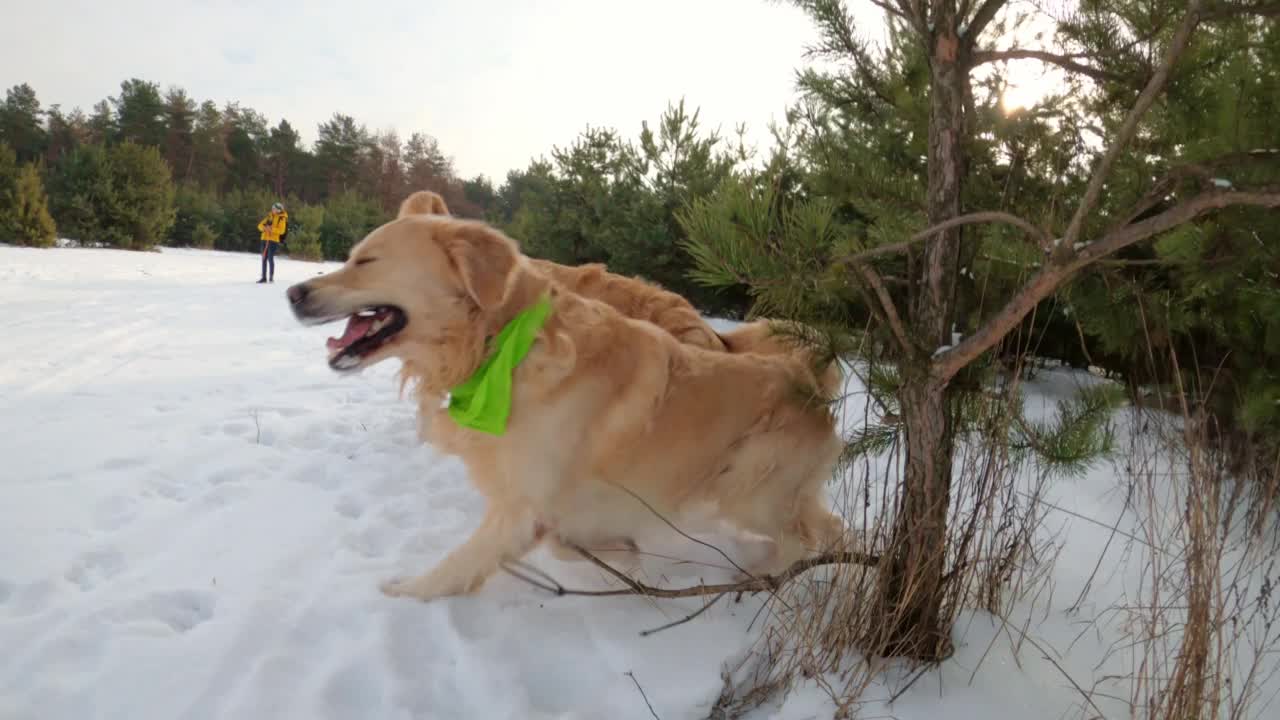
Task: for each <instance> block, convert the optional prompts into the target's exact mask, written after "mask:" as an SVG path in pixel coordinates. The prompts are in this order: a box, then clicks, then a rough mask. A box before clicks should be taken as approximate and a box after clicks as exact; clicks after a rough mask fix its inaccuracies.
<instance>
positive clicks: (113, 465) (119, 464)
mask: <svg viewBox="0 0 1280 720" xmlns="http://www.w3.org/2000/svg"><path fill="white" fill-rule="evenodd" d="M142 463H143V460H142V458H111V459H110V460H107V461H106V462H104V463H102V469H103V470H128V469H129V468H135V467H138V466H139V465H142Z"/></svg>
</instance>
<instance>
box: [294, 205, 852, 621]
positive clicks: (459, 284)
mask: <svg viewBox="0 0 1280 720" xmlns="http://www.w3.org/2000/svg"><path fill="white" fill-rule="evenodd" d="M543 294H546V295H548V296H549V297H550V299H551V303H552V308H553V310H552V314H551V316H550V318H549V319H548V320H547V322H546V324H545V326H544V327H543V328H542V330H541V331H540V332H539V333H538V335H537V339H536V341H535V343H534V345H533V348H532V349H531V351H530V352H529V354H528V356H527V357H526V358H525V359H524V361H523V362H522V363H521V364H520V365H519V366H518V367H517V368H516V371H515V374H514V378H513V382H514V396H513V402H512V414H511V417H510V422H509V426H508V429H507V431H506V432H505V434H502V435H490V434H486V433H483V432H479V431H475V430H471V429H467V428H465V427H462V426H459V425H458V424H456V423H455V422H454V421H453V420H452V418H451V417H450V416H449V414H448V412H447V411H446V410H445V409H443V408H442V407H441V403H440V399H441V398H442V397H443V396H444V395H445V394H446V393H447V392H448V390H449V389H450V388H451V387H454V386H456V385H458V384H459V383H461V382H462V381H463V380H465V379H466V378H467V377H469V376H470V375H471V374H472V373H473V372H474V371H475V370H476V368H477V367H478V366H479V365H480V364H481V362H482V361H483V360H484V358H485V356H486V352H487V350H488V348H487V346H486V343H487V340H488V339H489V338H491V337H492V336H493V335H494V334H496V333H497V332H498V330H499V329H500V328H502V327H503V326H504V325H505V324H506V323H507V322H509V321H510V320H511V319H512V318H513V317H514V316H515V315H516V314H517V313H518V312H520V311H521V310H522V309H524V308H526V307H529V306H530V305H531V304H532V303H533V302H535V301H536V299H537V298H538V297H539V296H541V295H543ZM289 299H290V302H291V304H292V307H293V310H294V312H295V314H296V315H297V316H298V318H299V319H300V320H301V321H302V322H305V323H311V324H314V323H320V322H327V321H332V320H337V319H340V318H344V317H347V316H349V315H352V314H354V313H357V312H360V311H362V310H365V309H367V308H370V307H394V308H397V309H398V310H399V311H401V312H402V313H403V316H404V317H405V318H406V319H407V324H406V325H405V326H404V328H403V329H402V330H401V331H399V332H398V333H397V334H396V335H394V336H393V338H392V339H391V340H390V341H389V342H387V343H385V344H384V345H382V346H380V347H379V348H377V349H376V350H373V351H371V352H369V353H368V354H366V355H364V356H363V357H361V360H360V364H359V367H367V366H369V365H372V364H375V363H377V362H380V361H381V360H383V359H386V358H389V357H398V358H400V359H401V360H402V361H403V364H404V365H403V372H404V374H405V375H406V376H407V377H408V378H410V379H412V380H413V381H415V382H416V384H417V388H418V397H419V404H420V406H419V416H420V419H421V433H422V437H423V439H424V440H427V441H428V442H430V443H431V444H432V445H434V446H435V447H437V448H438V449H440V450H442V451H444V452H447V453H450V454H455V455H458V456H460V457H461V459H462V460H463V461H464V463H465V464H466V467H467V469H468V471H469V477H470V479H471V481H472V482H473V483H474V485H475V486H476V488H477V489H478V490H479V491H480V492H481V493H482V494H483V495H484V496H485V499H486V501H487V508H486V512H485V516H484V519H483V521H482V522H481V524H480V526H479V528H478V529H477V530H476V531H475V532H474V534H473V535H472V536H471V537H470V538H468V539H467V540H466V541H465V542H463V543H462V544H461V545H460V546H459V547H458V548H457V549H455V550H454V551H453V552H451V553H450V554H449V555H448V556H447V557H445V558H444V559H443V560H442V561H441V562H440V563H439V564H438V565H437V566H436V567H435V568H433V569H431V570H430V571H429V572H427V573H426V574H424V575H422V576H420V577H416V578H411V579H407V580H403V581H399V582H389V583H387V584H385V585H384V586H383V589H384V591H385V592H387V593H388V594H391V595H404V596H411V597H415V598H420V599H424V600H426V599H430V598H435V597H440V596H446V595H455V594H462V593H468V592H471V591H473V590H475V589H476V588H478V587H479V586H480V585H481V584H482V583H483V582H484V581H485V579H486V578H488V577H489V576H490V575H491V574H492V573H493V572H494V571H495V570H497V569H498V567H499V565H500V564H501V563H502V562H503V561H504V560H509V559H518V558H520V557H521V556H523V555H524V554H525V553H527V552H528V551H529V550H531V549H532V548H533V547H534V546H535V545H537V544H538V543H539V542H549V543H551V545H552V550H553V551H556V552H557V555H559V556H562V557H566V558H568V557H576V556H574V555H573V554H572V553H568V552H566V550H565V545H566V544H574V545H584V546H592V545H599V544H609V543H620V544H621V545H622V546H623V547H624V548H631V549H634V548H636V547H637V546H639V545H642V544H643V543H645V542H646V538H649V537H654V533H656V532H661V531H664V530H668V528H667V526H666V525H665V523H664V522H663V520H662V519H660V518H659V517H658V515H656V514H655V513H653V512H651V511H650V510H648V509H646V508H645V506H644V505H643V504H642V503H641V502H639V501H638V500H637V497H639V498H643V499H644V501H645V502H646V503H648V504H649V505H651V506H652V507H653V509H654V510H656V511H657V513H658V514H660V515H661V516H662V517H665V518H667V519H668V520H670V521H672V522H674V523H676V524H677V525H679V526H680V527H681V528H682V529H684V530H685V531H687V532H705V531H714V530H718V529H722V528H723V526H724V525H726V524H727V525H728V526H729V527H730V528H733V529H736V530H738V531H740V532H743V533H744V534H750V535H753V536H756V537H763V538H764V539H765V545H766V548H767V552H765V553H764V554H763V557H761V558H759V560H758V561H757V562H756V563H754V564H752V565H751V566H749V568H748V569H749V570H750V571H751V572H753V573H771V572H775V571H778V570H780V569H782V568H785V567H786V566H788V565H790V564H791V563H792V562H793V561H795V560H797V559H799V558H801V557H803V556H804V555H805V554H806V553H808V552H812V551H814V550H815V549H817V548H818V547H820V546H823V545H825V544H826V543H828V542H830V541H832V540H834V538H835V536H836V535H837V534H838V533H840V532H842V530H843V524H842V523H841V522H840V520H839V519H838V518H837V517H836V516H835V515H834V514H832V513H831V512H830V511H829V510H828V509H827V508H826V506H825V503H824V500H823V484H824V481H825V480H826V479H827V478H828V477H830V472H831V468H832V466H833V464H834V462H835V461H836V458H837V456H838V454H839V452H840V448H841V442H840V439H839V437H838V435H837V433H836V430H835V420H834V418H833V416H832V414H831V412H830V411H829V409H828V408H827V407H826V406H825V405H823V404H821V403H814V402H812V394H811V393H812V392H813V391H815V390H816V388H814V377H813V374H812V372H810V371H809V369H808V367H807V366H806V365H805V363H804V362H803V361H802V359H801V358H799V357H797V356H795V355H794V354H791V353H775V354H769V355H764V354H756V353H745V354H738V353H727V352H717V351H711V350H707V349H704V348H701V347H698V346H696V345H691V344H689V343H682V342H679V341H678V340H677V339H676V338H675V336H673V335H672V334H670V333H668V332H666V331H665V330H663V329H662V328H660V327H658V326H657V325H655V324H653V323H651V322H646V321H643V320H637V319H634V318H629V317H626V316H624V315H623V314H622V313H620V312H618V310H617V309H615V308H614V307H613V306H612V305H610V304H607V303H604V302H600V301H598V300H594V299H592V298H589V297H584V296H582V295H579V294H577V293H576V292H573V291H572V290H570V289H568V288H566V287H565V286H564V285H563V284H561V283H557V282H553V281H552V280H551V279H550V278H549V277H548V276H547V275H546V274H545V272H544V271H541V270H539V269H538V266H537V264H536V263H534V262H532V261H531V260H530V259H529V258H527V257H525V256H523V255H522V254H521V253H520V252H519V250H518V247H517V246H516V244H515V242H514V241H512V240H511V239H509V238H507V237H506V236H505V235H503V234H501V233H500V232H498V231H497V230H495V229H493V228H491V227H489V226H488V225H486V224H484V223H480V222H475V221H467V220H459V219H454V218H449V217H445V216H441V215H439V214H431V215H428V214H420V213H415V212H412V211H410V212H406V213H405V214H404V216H403V217H400V218H398V219H397V220H394V221H392V222H390V223H388V224H386V225H384V226H382V227H380V228H378V229H377V230H375V231H374V232H372V233H370V235H369V236H368V237H367V238H365V239H364V240H363V241H361V242H360V243H359V244H358V245H357V246H356V247H355V248H354V249H353V250H352V252H351V256H350V259H349V260H348V261H347V263H346V264H345V265H344V266H343V267H342V268H341V269H339V270H337V271H335V272H333V273H330V274H328V275H324V276H322V277H319V278H315V279H312V280H310V281H307V282H305V283H301V284H299V285H297V286H294V287H293V288H290V291H289ZM632 559H633V560H634V558H632Z"/></svg>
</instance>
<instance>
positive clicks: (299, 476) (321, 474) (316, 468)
mask: <svg viewBox="0 0 1280 720" xmlns="http://www.w3.org/2000/svg"><path fill="white" fill-rule="evenodd" d="M289 477H290V479H291V480H293V481H294V482H300V483H305V484H307V485H315V486H316V487H318V488H321V489H322V490H334V489H336V488H337V487H338V485H339V484H340V483H341V481H342V478H340V477H339V476H338V475H337V474H335V473H330V472H329V464H327V463H312V464H310V465H306V466H304V467H301V468H298V469H297V470H295V471H293V473H291V474H290V476H289Z"/></svg>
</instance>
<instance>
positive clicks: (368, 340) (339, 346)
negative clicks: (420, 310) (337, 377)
mask: <svg viewBox="0 0 1280 720" xmlns="http://www.w3.org/2000/svg"><path fill="white" fill-rule="evenodd" d="M404 326H405V317H404V311H403V310H401V309H400V308H397V307H392V306H390V305H379V306H378V307H373V308H368V309H366V310H361V311H360V312H358V313H356V314H355V315H352V316H351V317H349V318H347V329H346V331H345V332H343V333H342V337H340V338H332V337H331V338H329V341H328V342H326V343H325V347H327V348H329V367H331V368H333V369H335V370H352V369H355V368H356V367H358V366H359V365H360V363H361V361H362V360H364V358H365V356H366V355H369V354H370V353H373V352H374V351H376V350H377V349H378V348H381V347H382V346H383V345H386V344H387V343H389V342H391V340H392V339H394V338H395V336H396V333H399V332H400V331H401V330H403V329H404Z"/></svg>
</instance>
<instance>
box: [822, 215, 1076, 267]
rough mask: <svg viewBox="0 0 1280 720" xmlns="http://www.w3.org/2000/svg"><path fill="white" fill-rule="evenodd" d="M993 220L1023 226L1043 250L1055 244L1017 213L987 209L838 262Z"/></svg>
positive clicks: (890, 250)
mask: <svg viewBox="0 0 1280 720" xmlns="http://www.w3.org/2000/svg"><path fill="white" fill-rule="evenodd" d="M991 222H1000V223H1006V224H1009V225H1014V226H1016V227H1018V228H1021V229H1022V230H1025V231H1026V233H1027V234H1028V235H1030V236H1032V237H1034V238H1035V239H1036V242H1037V244H1038V245H1039V246H1040V248H1041V249H1043V250H1048V249H1049V248H1050V247H1052V245H1053V238H1051V237H1049V234H1048V233H1046V232H1045V231H1044V230H1041V229H1040V228H1038V227H1036V226H1035V225H1032V224H1031V223H1030V222H1027V221H1026V220H1023V219H1022V218H1020V217H1018V216H1017V215H1012V214H1010V213H1007V212H1000V211H998V210H991V211H985V212H975V213H969V214H967V215H960V216H958V217H953V218H951V219H950V220H946V221H944V222H940V223H938V224H937V225H934V226H933V227H931V228H928V229H925V230H921V231H920V232H918V233H916V234H915V235H912V236H911V237H910V238H907V239H906V240H903V241H902V242H896V243H889V244H887V245H879V246H876V247H873V248H871V249H870V250H863V251H862V252H860V253H856V254H854V255H850V256H848V257H844V258H841V259H839V260H838V261H837V262H839V263H841V264H856V263H860V262H863V261H864V260H870V259H871V258H874V257H879V256H881V255H892V254H894V253H899V252H902V251H904V250H906V249H908V248H910V247H911V246H912V245H915V244H916V243H918V242H921V241H923V240H928V239H929V238H931V237H933V236H934V235H937V234H938V233H940V232H943V231H945V230H950V229H951V228H953V227H958V226H960V225H972V224H975V223H991Z"/></svg>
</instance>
